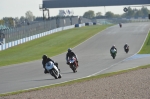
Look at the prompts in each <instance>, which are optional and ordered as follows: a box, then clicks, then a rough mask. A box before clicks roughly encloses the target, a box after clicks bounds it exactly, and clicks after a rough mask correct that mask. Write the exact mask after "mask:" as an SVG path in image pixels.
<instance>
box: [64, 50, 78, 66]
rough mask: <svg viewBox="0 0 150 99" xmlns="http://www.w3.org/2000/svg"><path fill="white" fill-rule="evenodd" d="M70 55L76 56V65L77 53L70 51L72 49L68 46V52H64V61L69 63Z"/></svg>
mask: <svg viewBox="0 0 150 99" xmlns="http://www.w3.org/2000/svg"><path fill="white" fill-rule="evenodd" d="M72 57H75V58H76V64H77V66H78V58H77V55H76V54H75V53H74V52H72V50H71V49H70V48H69V49H68V53H67V54H66V61H67V64H69V58H72Z"/></svg>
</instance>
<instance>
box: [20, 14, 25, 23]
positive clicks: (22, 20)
mask: <svg viewBox="0 0 150 99" xmlns="http://www.w3.org/2000/svg"><path fill="white" fill-rule="evenodd" d="M25 20H26V18H25V17H24V16H21V17H20V24H24V23H25Z"/></svg>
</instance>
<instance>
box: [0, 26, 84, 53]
mask: <svg viewBox="0 0 150 99" xmlns="http://www.w3.org/2000/svg"><path fill="white" fill-rule="evenodd" d="M81 26H85V25H84V24H81ZM74 27H75V26H74V25H71V26H66V27H60V28H56V29H53V30H50V31H47V32H43V33H39V34H36V35H32V36H30V37H25V38H22V39H19V40H16V41H12V42H9V43H6V44H2V45H0V51H1V50H5V49H7V48H10V47H13V46H16V45H19V44H22V43H25V42H28V41H31V40H34V39H37V38H40V37H43V36H46V35H49V34H52V33H55V32H59V31H62V30H67V29H71V28H74Z"/></svg>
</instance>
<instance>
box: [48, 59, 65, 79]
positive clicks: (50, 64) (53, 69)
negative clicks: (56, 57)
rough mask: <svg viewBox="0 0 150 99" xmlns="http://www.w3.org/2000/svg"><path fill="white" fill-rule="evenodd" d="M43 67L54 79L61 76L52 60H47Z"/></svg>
mask: <svg viewBox="0 0 150 99" xmlns="http://www.w3.org/2000/svg"><path fill="white" fill-rule="evenodd" d="M45 68H46V70H47V71H48V72H49V73H50V75H52V76H53V77H54V78H55V79H58V78H61V77H62V76H61V74H60V71H59V70H58V68H57V66H56V65H55V64H54V63H53V62H52V61H49V62H47V63H46V66H45Z"/></svg>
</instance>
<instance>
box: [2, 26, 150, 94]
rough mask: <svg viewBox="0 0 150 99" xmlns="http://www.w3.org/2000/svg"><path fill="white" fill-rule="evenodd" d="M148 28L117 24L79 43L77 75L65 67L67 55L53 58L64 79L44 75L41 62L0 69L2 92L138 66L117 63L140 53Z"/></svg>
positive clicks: (76, 49) (76, 50)
mask: <svg viewBox="0 0 150 99" xmlns="http://www.w3.org/2000/svg"><path fill="white" fill-rule="evenodd" d="M149 28H150V23H126V24H123V27H122V28H119V26H118V25H115V26H112V27H109V28H108V29H106V30H104V31H102V32H100V33H98V34H96V35H95V36H93V37H91V38H90V39H88V40H86V41H85V42H83V43H81V44H79V45H78V46H76V47H75V48H73V51H74V52H75V53H76V54H77V55H78V58H79V68H78V72H77V73H73V72H72V70H71V69H70V68H69V66H68V65H66V60H65V56H66V53H63V54H60V55H57V56H55V57H52V59H54V60H55V61H57V62H58V63H59V68H60V69H61V73H62V78H61V79H57V80H56V79H54V78H53V77H52V76H51V75H49V74H44V72H43V68H42V63H41V60H37V61H33V62H28V63H23V64H16V65H11V66H6V67H1V68H0V93H7V92H12V91H18V90H23V89H29V88H35V87H39V86H45V85H50V84H55V83H61V82H66V81H70V80H73V79H78V78H83V77H87V76H91V75H94V74H101V73H106V72H112V71H118V70H123V69H128V68H132V67H136V66H135V65H132V64H127V65H123V64H122V65H118V64H120V63H121V62H125V61H126V60H127V59H129V58H128V57H130V56H133V55H134V54H136V53H137V52H138V51H139V50H140V48H141V46H142V45H143V42H144V40H145V38H146V36H147V34H148V31H149ZM125 43H128V44H129V46H130V51H129V53H128V54H126V53H125V52H124V49H123V46H124V44H125ZM112 45H116V47H117V50H118V53H117V56H116V59H112V57H111V56H110V52H109V50H110V47H111V46H112ZM66 51H67V49H66ZM43 54H45V53H43ZM41 56H42V55H41ZM127 62H128V61H127ZM130 62H131V60H130ZM140 63H141V62H140ZM137 64H138V63H137Z"/></svg>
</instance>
